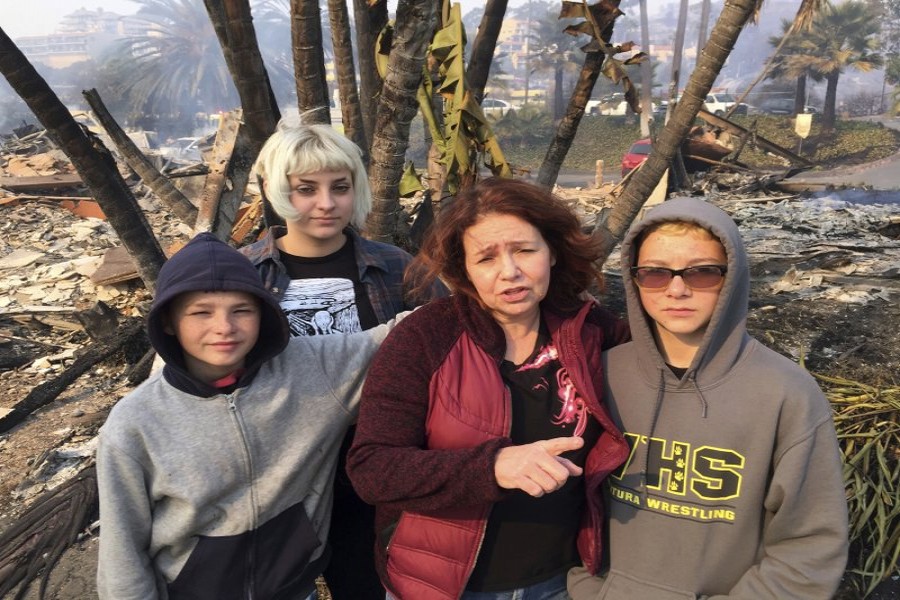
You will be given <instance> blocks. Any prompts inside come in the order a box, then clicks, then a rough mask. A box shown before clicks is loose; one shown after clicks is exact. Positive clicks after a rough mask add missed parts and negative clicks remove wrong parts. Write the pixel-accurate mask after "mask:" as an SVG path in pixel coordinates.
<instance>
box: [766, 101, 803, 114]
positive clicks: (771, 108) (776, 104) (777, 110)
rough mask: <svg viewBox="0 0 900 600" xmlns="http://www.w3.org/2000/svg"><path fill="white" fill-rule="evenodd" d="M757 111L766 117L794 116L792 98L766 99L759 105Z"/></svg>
mask: <svg viewBox="0 0 900 600" xmlns="http://www.w3.org/2000/svg"><path fill="white" fill-rule="evenodd" d="M759 109H760V110H761V111H763V112H764V113H766V114H767V115H792V114H794V100H793V98H766V99H765V100H763V101H762V102H760V104H759Z"/></svg>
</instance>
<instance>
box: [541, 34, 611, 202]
mask: <svg viewBox="0 0 900 600" xmlns="http://www.w3.org/2000/svg"><path fill="white" fill-rule="evenodd" d="M605 56H606V55H605V54H603V52H599V51H598V52H588V53H587V54H586V55H585V57H584V64H583V65H582V66H581V73H580V74H579V75H578V82H577V83H576V84H575V90H574V91H573V92H572V97H571V98H570V99H569V107H568V109H567V110H566V114H565V116H564V117H563V118H562V120H561V121H560V122H559V125H557V127H556V134H555V135H554V137H553V141H552V142H550V147H549V148H547V154H546V155H544V160H543V162H541V168H540V170H539V171H538V176H537V183H538V185H540V186H542V187H545V188H547V189H550V188H552V187H553V184H554V183H556V178H557V177H559V170H560V168H562V163H563V161H564V160H565V159H566V155H567V154H568V153H569V148H571V147H572V140H574V139H575V133H576V132H577V131H578V125H579V123H581V118H582V117H583V116H584V109H585V107H586V106H587V103H588V100H589V99H590V98H591V92H592V91H593V90H594V84H595V83H597V77H599V75H600V67H601V66H603V60H604V58H605Z"/></svg>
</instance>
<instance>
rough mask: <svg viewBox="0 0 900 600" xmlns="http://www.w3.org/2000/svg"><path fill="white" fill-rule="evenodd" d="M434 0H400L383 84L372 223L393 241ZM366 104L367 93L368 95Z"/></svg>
mask: <svg viewBox="0 0 900 600" xmlns="http://www.w3.org/2000/svg"><path fill="white" fill-rule="evenodd" d="M436 8H437V7H436V3H435V2H434V0H400V2H399V4H398V5H397V19H396V23H397V25H396V27H395V29H394V31H393V36H392V38H393V39H392V42H391V53H390V58H389V59H388V67H387V75H386V76H385V78H384V89H383V91H382V93H381V98H380V99H379V101H378V115H377V120H376V123H375V125H376V126H375V131H376V133H375V137H374V139H373V141H372V166H371V168H370V172H369V181H370V182H371V184H372V200H373V206H372V213H371V214H370V215H369V220H368V224H367V229H368V234H369V236H370V237H371V238H372V239H375V240H378V241H383V242H392V241H394V236H395V234H396V232H397V229H398V225H399V224H400V220H399V219H400V214H401V212H402V209H401V207H400V201H399V186H400V178H401V177H402V175H403V164H404V160H405V153H406V148H407V146H408V145H409V125H410V123H411V122H412V120H413V118H414V117H415V116H416V112H417V108H418V103H417V100H416V94H417V91H418V89H419V83H420V82H421V81H422V74H423V68H424V66H425V56H426V54H427V51H428V44H429V42H430V40H431V35H432V32H433V30H434V22H435V15H436ZM362 102H363V104H364V105H365V102H366V99H365V98H363V100H362Z"/></svg>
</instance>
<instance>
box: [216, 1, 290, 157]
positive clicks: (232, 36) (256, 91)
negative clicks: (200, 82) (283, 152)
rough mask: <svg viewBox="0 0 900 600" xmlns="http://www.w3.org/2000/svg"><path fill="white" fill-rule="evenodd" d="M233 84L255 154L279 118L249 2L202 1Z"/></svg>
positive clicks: (270, 133) (273, 129)
mask: <svg viewBox="0 0 900 600" xmlns="http://www.w3.org/2000/svg"><path fill="white" fill-rule="evenodd" d="M203 2H204V4H205V5H206V12H208V13H209V18H210V20H211V21H212V24H213V28H214V29H215V30H216V37H218V38H219V45H220V46H222V53H223V54H224V55H225V62H226V63H227V64H228V70H229V71H230V72H231V77H232V79H233V80H234V85H235V87H236V88H237V91H238V95H239V96H240V98H241V108H242V109H243V111H244V123H245V124H246V126H247V134H248V135H249V137H250V140H251V142H252V143H253V146H254V147H255V149H256V152H259V149H260V148H262V145H263V144H264V143H265V141H266V140H267V139H268V138H269V136H270V135H272V132H273V131H275V125H276V124H277V123H278V119H280V118H281V115H280V113H279V111H278V102H277V101H276V100H275V93H274V92H273V91H272V86H271V85H270V83H269V75H268V73H267V72H266V67H265V65H264V64H263V59H262V55H261V54H260V53H259V44H257V42H256V31H255V30H254V29H253V17H252V16H251V14H250V4H249V2H248V0H203Z"/></svg>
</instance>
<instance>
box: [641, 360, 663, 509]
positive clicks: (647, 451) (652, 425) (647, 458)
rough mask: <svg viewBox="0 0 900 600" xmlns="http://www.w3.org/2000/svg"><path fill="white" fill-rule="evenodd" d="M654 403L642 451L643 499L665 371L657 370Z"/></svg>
mask: <svg viewBox="0 0 900 600" xmlns="http://www.w3.org/2000/svg"><path fill="white" fill-rule="evenodd" d="M656 390H657V391H656V403H655V404H654V406H653V418H652V419H651V421H650V432H649V433H648V434H647V447H646V448H645V450H644V469H643V470H642V471H641V491H642V492H643V493H644V498H646V497H647V472H648V471H649V470H650V440H652V439H653V434H654V433H656V422H657V421H658V420H659V413H660V412H662V400H663V396H664V395H665V391H666V370H665V368H661V369H660V370H659V385H657V387H656Z"/></svg>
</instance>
